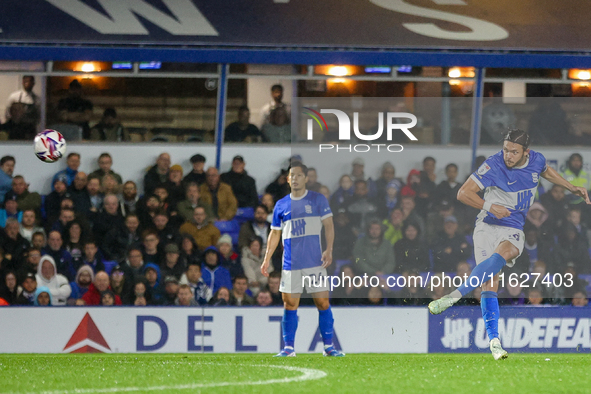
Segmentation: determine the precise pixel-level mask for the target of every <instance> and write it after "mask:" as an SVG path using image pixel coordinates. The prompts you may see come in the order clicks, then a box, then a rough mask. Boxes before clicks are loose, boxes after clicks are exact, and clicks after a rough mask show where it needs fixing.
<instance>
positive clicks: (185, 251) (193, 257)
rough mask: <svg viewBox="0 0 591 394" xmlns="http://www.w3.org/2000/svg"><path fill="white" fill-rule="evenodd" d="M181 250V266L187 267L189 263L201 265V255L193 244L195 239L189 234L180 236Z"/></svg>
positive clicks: (195, 244)
mask: <svg viewBox="0 0 591 394" xmlns="http://www.w3.org/2000/svg"><path fill="white" fill-rule="evenodd" d="M181 238H182V240H181V250H180V257H179V258H180V260H181V262H182V263H181V264H182V265H184V266H185V267H188V266H189V264H190V263H196V264H199V265H201V253H200V252H199V248H198V247H197V243H195V239H194V238H193V237H192V236H191V235H189V234H181Z"/></svg>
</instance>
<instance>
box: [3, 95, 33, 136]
mask: <svg viewBox="0 0 591 394" xmlns="http://www.w3.org/2000/svg"><path fill="white" fill-rule="evenodd" d="M7 111H8V114H9V116H10V119H8V121H7V122H6V123H4V124H2V125H0V131H2V132H5V133H7V134H8V139H10V140H29V141H31V140H32V139H33V137H34V136H35V133H36V132H37V129H36V126H35V125H32V124H30V123H27V119H26V118H25V116H26V106H25V105H23V104H19V103H13V104H12V105H11V106H10V107H7Z"/></svg>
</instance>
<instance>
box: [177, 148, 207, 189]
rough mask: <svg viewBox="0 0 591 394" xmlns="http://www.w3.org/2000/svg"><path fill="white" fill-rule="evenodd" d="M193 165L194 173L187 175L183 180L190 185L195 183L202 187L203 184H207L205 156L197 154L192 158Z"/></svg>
mask: <svg viewBox="0 0 591 394" xmlns="http://www.w3.org/2000/svg"><path fill="white" fill-rule="evenodd" d="M190 161H191V165H192V166H193V171H191V172H190V173H188V174H187V175H185V177H184V178H183V182H184V183H185V184H188V183H190V182H194V183H196V184H197V186H201V184H203V183H205V178H206V177H205V171H204V168H205V161H206V159H205V156H203V155H201V154H199V153H198V154H196V155H193V156H191V159H190Z"/></svg>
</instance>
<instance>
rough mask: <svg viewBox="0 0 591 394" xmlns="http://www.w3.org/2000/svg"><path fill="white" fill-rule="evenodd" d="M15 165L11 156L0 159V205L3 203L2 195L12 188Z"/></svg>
mask: <svg viewBox="0 0 591 394" xmlns="http://www.w3.org/2000/svg"><path fill="white" fill-rule="evenodd" d="M15 163H16V161H15V159H14V157H12V156H3V157H2V158H1V159H0V203H1V202H4V195H5V194H6V193H7V192H8V191H9V190H10V189H11V188H12V174H13V173H14V165H15Z"/></svg>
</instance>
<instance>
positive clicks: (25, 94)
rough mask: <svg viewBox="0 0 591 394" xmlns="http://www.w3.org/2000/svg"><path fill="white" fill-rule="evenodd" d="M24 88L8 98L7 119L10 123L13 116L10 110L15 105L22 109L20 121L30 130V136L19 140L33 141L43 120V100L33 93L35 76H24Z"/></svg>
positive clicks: (23, 136)
mask: <svg viewBox="0 0 591 394" xmlns="http://www.w3.org/2000/svg"><path fill="white" fill-rule="evenodd" d="M22 86H23V88H22V89H20V90H17V91H16V92H12V93H11V94H10V95H9V96H8V100H7V101H6V113H5V118H6V121H7V122H9V121H10V120H11V116H12V114H11V111H10V109H11V108H12V106H13V104H17V105H19V106H20V107H21V110H20V111H19V112H21V113H22V116H21V120H20V121H21V123H22V124H23V125H26V126H27V128H28V130H30V131H29V133H28V134H25V135H22V136H21V138H19V139H27V140H31V139H33V137H34V136H35V132H36V130H37V127H38V126H39V121H40V120H41V98H40V97H39V96H38V95H37V94H36V93H35V92H33V88H34V87H35V77H34V76H33V75H23V79H22ZM11 139H13V138H11Z"/></svg>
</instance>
